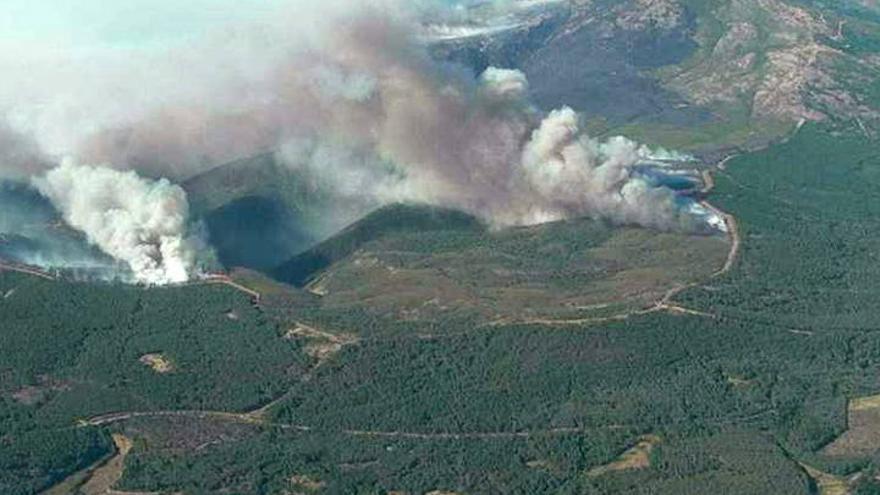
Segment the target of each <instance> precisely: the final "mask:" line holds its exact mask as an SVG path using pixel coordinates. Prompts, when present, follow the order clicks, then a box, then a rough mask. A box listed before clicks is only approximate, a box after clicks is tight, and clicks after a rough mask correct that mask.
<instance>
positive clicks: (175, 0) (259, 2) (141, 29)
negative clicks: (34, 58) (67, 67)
mask: <svg viewBox="0 0 880 495" xmlns="http://www.w3.org/2000/svg"><path fill="white" fill-rule="evenodd" d="M285 4H290V2H289V1H288V0H185V1H181V0H112V1H108V0H2V2H0V32H2V33H3V37H4V41H6V42H13V43H16V44H26V43H34V42H36V43H41V44H53V43H58V44H73V45H76V46H78V47H90V46H95V47H104V48H105V47H117V46H118V47H132V46H135V47H139V46H153V45H160V46H161V45H163V44H166V43H170V42H175V41H179V40H181V39H185V38H187V37H190V36H193V35H198V34H202V33H204V32H206V31H209V30H213V29H216V28H222V27H223V26H224V25H226V24H232V23H241V22H242V21H259V20H261V19H264V18H268V17H270V16H271V15H272V13H273V12H275V11H277V9H278V8H279V7H280V6H283V5H285Z"/></svg>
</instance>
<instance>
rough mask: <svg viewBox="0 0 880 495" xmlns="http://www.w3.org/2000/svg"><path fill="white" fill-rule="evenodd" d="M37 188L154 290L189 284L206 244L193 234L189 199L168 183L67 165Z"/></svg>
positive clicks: (41, 179)
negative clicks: (189, 217) (200, 251)
mask: <svg viewBox="0 0 880 495" xmlns="http://www.w3.org/2000/svg"><path fill="white" fill-rule="evenodd" d="M34 185H35V186H36V187H37V189H38V190H39V191H40V193H42V194H43V195H44V196H46V197H47V198H49V200H50V201H52V203H53V204H54V205H55V206H56V208H58V209H59V210H60V211H61V212H62V213H63V215H64V220H65V221H66V222H67V223H68V224H69V225H70V226H72V227H74V228H76V229H78V230H81V231H82V232H83V233H85V235H86V237H87V238H88V240H89V242H91V243H92V244H94V245H96V246H98V247H99V248H100V249H101V250H102V251H104V252H105V253H107V254H109V255H110V256H113V257H114V258H116V259H118V260H120V261H123V262H125V263H126V264H127V265H128V266H129V267H130V268H131V270H132V272H133V273H134V277H135V280H136V281H138V282H141V283H145V284H150V285H161V284H168V283H180V282H185V281H187V280H188V279H189V277H190V276H191V275H192V274H193V273H194V271H195V266H196V259H197V256H198V251H199V248H200V247H201V246H200V243H199V242H198V239H197V238H195V237H191V236H189V235H188V234H187V223H188V216H189V205H188V203H187V200H186V194H185V193H184V192H183V189H181V188H180V187H178V186H175V185H173V184H171V183H170V182H168V181H167V180H159V181H151V180H147V179H144V178H142V177H139V176H138V175H137V174H136V173H134V172H132V171H129V172H119V171H115V170H110V169H107V168H99V167H89V166H77V165H74V164H73V163H71V162H65V163H63V164H62V165H60V166H59V167H56V168H54V169H52V170H50V171H49V172H48V173H47V174H46V175H45V176H41V177H39V178H36V179H34Z"/></svg>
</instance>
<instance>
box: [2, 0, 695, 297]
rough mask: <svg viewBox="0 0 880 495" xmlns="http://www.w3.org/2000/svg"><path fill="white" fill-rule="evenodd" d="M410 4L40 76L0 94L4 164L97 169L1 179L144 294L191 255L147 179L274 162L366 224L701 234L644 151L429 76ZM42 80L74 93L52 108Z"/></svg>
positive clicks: (52, 92) (511, 100) (443, 69)
mask: <svg viewBox="0 0 880 495" xmlns="http://www.w3.org/2000/svg"><path fill="white" fill-rule="evenodd" d="M294 4H295V5H294ZM405 5H406V4H404V3H402V2H393V1H391V2H389V1H385V2H378V1H374V2H355V1H340V0H337V1H335V2H330V3H329V4H327V5H322V6H321V7H316V6H314V3H313V2H311V3H309V2H305V3H303V2H291V8H294V7H299V8H298V9H297V12H296V14H297V16H296V20H294V19H293V17H292V16H291V17H287V16H283V15H280V16H279V21H278V24H277V25H273V26H267V25H262V26H260V29H254V28H253V26H244V27H243V26H236V27H234V28H231V30H230V31H229V32H228V33H226V34H227V35H226V36H218V37H216V38H214V37H208V38H206V39H204V40H197V41H193V42H191V43H189V44H188V45H186V46H181V47H180V48H179V49H177V50H175V51H173V52H167V53H165V52H163V53H160V54H156V53H139V52H134V53H131V52H125V53H123V54H122V55H121V56H120V54H119V53H115V52H103V51H102V52H97V53H94V52H92V53H88V54H86V56H88V57H91V58H90V59H89V60H90V62H89V63H88V64H87V65H86V66H85V67H84V68H83V69H79V68H77V67H75V64H66V65H64V66H63V67H62V68H60V69H58V68H53V67H46V68H44V69H43V70H42V71H41V75H46V76H48V77H47V81H49V82H47V83H46V87H44V88H42V87H38V88H36V89H33V88H30V89H28V90H27V91H25V92H23V93H22V94H24V95H25V97H21V98H19V97H18V96H20V95H17V94H14V93H15V90H14V88H15V87H16V86H15V84H11V85H10V86H9V87H7V88H6V90H7V91H6V93H7V94H3V91H2V88H0V105H2V107H0V109H3V110H5V112H6V115H7V117H8V120H9V122H10V124H9V126H10V128H14V129H15V130H16V131H17V132H23V133H29V134H31V135H33V136H34V137H35V140H36V142H37V143H38V144H39V146H37V147H33V149H32V147H29V146H26V145H25V143H27V140H23V139H22V140H15V141H11V142H10V143H6V141H4V140H3V136H4V134H3V132H0V147H4V148H6V149H7V150H9V149H11V150H13V152H12V154H10V155H8V156H12V157H17V156H31V155H33V156H53V157H61V156H70V157H73V159H74V160H76V162H78V163H88V164H102V165H101V166H100V167H96V166H76V165H73V164H72V163H73V162H67V163H65V164H63V165H60V166H59V167H57V168H55V169H53V170H51V171H49V172H47V173H42V171H43V168H44V165H42V163H44V162H42V161H37V162H34V161H33V160H22V159H12V158H7V155H6V154H4V151H3V150H0V159H4V161H3V163H0V167H2V168H3V170H4V172H5V174H3V175H17V176H31V177H34V179H33V183H34V184H35V185H36V186H37V188H38V189H39V190H40V191H41V192H42V193H43V194H44V195H45V196H46V197H47V198H49V199H50V200H51V201H52V202H53V204H55V206H56V207H57V208H58V209H59V210H60V211H61V212H62V214H63V216H64V218H65V220H66V221H67V222H68V223H69V224H70V225H71V226H73V227H75V228H77V229H79V230H81V231H83V232H84V233H85V235H86V236H87V238H88V239H89V240H90V241H91V242H92V243H94V244H95V245H97V246H98V247H100V248H101V249H102V250H103V251H104V252H106V253H108V254H110V255H111V256H113V257H114V258H116V259H118V260H122V261H124V262H126V263H127V264H128V265H129V266H130V267H131V268H132V270H133V271H134V273H135V274H136V279H137V280H138V281H141V282H146V283H151V284H162V283H171V282H181V281H185V280H187V279H188V278H189V277H191V276H192V275H193V274H195V273H196V272H197V271H198V263H197V258H198V254H197V253H198V252H199V250H200V249H202V245H203V243H202V242H201V241H199V239H198V236H196V235H193V234H192V233H191V232H190V230H191V229H190V224H189V221H188V220H189V219H188V216H189V211H188V204H187V201H186V197H185V194H184V192H183V190H182V189H180V188H179V187H176V186H174V185H173V184H171V183H170V182H167V181H164V180H154V179H158V178H160V177H169V178H171V179H172V180H179V179H183V178H186V177H190V176H192V175H195V174H197V173H199V172H202V171H204V170H207V169H209V168H211V167H213V166H216V165H219V164H221V163H224V162H226V161H230V160H233V159H236V158H241V157H247V156H250V155H254V154H257V153H261V152H265V151H273V150H276V151H278V154H279V156H280V157H281V158H282V159H283V160H284V161H285V162H286V163H287V164H289V166H290V167H293V168H296V169H302V170H308V171H309V172H310V173H311V174H312V175H316V176H320V177H322V179H323V182H324V183H325V184H326V185H327V186H328V187H329V188H331V189H332V191H334V193H335V194H337V195H338V197H339V198H340V201H347V202H349V203H351V202H356V203H358V204H362V205H364V207H365V208H369V207H377V206H380V205H382V204H386V203H390V202H396V201H414V202H425V203H430V204H434V205H440V206H447V207H453V208H458V209H462V210H465V211H467V212H470V213H472V214H475V215H476V216H478V217H480V218H482V219H484V220H485V221H487V222H488V223H490V224H492V225H495V226H498V227H504V226H511V225H527V224H534V223H541V222H546V221H551V220H559V219H563V218H568V217H572V216H581V215H587V216H593V217H596V218H604V219H609V220H611V221H614V222H618V223H627V224H638V225H643V226H649V227H655V228H661V229H679V228H691V227H692V226H693V224H694V223H695V222H697V220H696V219H695V218H694V217H693V216H692V215H690V214H689V213H687V212H686V211H684V210H683V209H681V208H680V207H678V206H677V205H676V202H675V196H674V194H673V193H672V192H671V191H669V190H667V189H665V188H658V187H653V186H652V185H651V184H650V183H649V182H648V181H646V180H644V179H642V178H641V177H640V176H639V175H638V174H636V173H634V171H633V167H634V166H635V165H637V164H638V163H640V162H641V161H643V160H644V159H645V158H647V157H648V156H649V155H650V154H651V152H650V150H647V149H645V148H643V147H640V146H638V145H637V144H635V143H633V142H631V141H629V140H627V139H625V138H613V139H611V140H609V141H607V142H599V141H597V140H594V139H591V138H590V137H588V136H587V135H586V134H585V133H584V132H583V131H582V130H581V125H580V116H578V115H577V114H576V113H575V112H574V111H573V110H571V109H570V108H561V109H558V110H555V111H553V112H550V113H549V114H546V115H545V114H543V113H542V112H540V111H539V110H537V109H536V108H535V107H533V106H532V105H531V104H530V102H529V101H528V96H527V93H528V82H527V80H526V78H525V76H524V75H523V74H522V73H520V72H518V71H514V70H505V69H497V68H490V69H489V70H487V71H486V72H485V73H484V74H482V75H480V76H479V77H478V78H474V77H473V76H472V75H471V74H469V73H468V72H467V71H466V70H465V69H463V68H460V67H454V66H450V65H447V64H442V63H438V62H436V61H434V60H432V59H431V58H430V57H429V56H428V54H427V51H426V50H425V49H424V46H423V45H422V44H421V42H420V41H419V39H420V37H419V26H418V22H417V18H416V16H415V14H414V13H413V11H412V10H410V9H407V8H406V6H405ZM303 8H307V10H306V11H305V12H304V11H303V10H302V9H303ZM69 55H70V57H72V58H74V59H76V58H79V57H82V56H83V54H73V53H71V54H69ZM50 60H51V59H50ZM7 65H8V64H7ZM51 76H63V77H62V80H64V81H65V83H66V84H67V85H68V86H69V88H66V89H64V90H61V91H58V88H57V87H56V86H54V84H52V81H55V80H57V77H51ZM11 79H12V80H13V81H15V80H16V77H15V74H13V77H12V78H11ZM89 83H94V84H93V85H92V86H90V84H89ZM10 88H13V90H12V91H10ZM71 88H72V89H71ZM47 102H48V104H47ZM0 131H2V128H0ZM9 135H10V136H12V135H14V134H12V133H9ZM4 143H5V144H4ZM17 149H19V150H24V151H15V150H17ZM33 150H37V151H39V153H31V152H32V151H33ZM56 159H57V158H56ZM35 163H37V165H35ZM113 169H115V170H113Z"/></svg>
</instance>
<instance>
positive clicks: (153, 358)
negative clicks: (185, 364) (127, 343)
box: [138, 353, 174, 373]
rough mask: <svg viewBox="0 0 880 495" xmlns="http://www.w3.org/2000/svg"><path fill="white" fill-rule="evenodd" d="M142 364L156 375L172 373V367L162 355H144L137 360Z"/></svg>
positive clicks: (169, 361)
mask: <svg viewBox="0 0 880 495" xmlns="http://www.w3.org/2000/svg"><path fill="white" fill-rule="evenodd" d="M138 361H140V362H142V363H143V364H145V365H147V366H149V367H150V368H153V371H155V372H156V373H170V372H172V371H174V365H173V364H172V363H171V360H169V359H168V358H167V357H165V356H163V355H162V354H159V353H155V354H144V355H143V356H141V357H140V359H138Z"/></svg>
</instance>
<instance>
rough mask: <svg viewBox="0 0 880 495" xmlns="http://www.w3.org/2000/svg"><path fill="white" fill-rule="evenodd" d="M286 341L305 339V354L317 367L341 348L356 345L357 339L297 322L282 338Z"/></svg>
mask: <svg viewBox="0 0 880 495" xmlns="http://www.w3.org/2000/svg"><path fill="white" fill-rule="evenodd" d="M284 337H285V338H288V339H306V340H308V341H309V343H308V344H307V345H306V346H305V349H304V351H305V353H306V354H308V355H309V356H311V357H313V358H315V359H317V360H318V365H320V364H322V363H324V362H325V361H327V360H328V359H330V358H332V357H333V355H335V354H336V353H337V352H339V351H340V350H342V348H343V347H345V346H348V345H352V344H355V343H357V341H358V340H357V338H356V337H355V336H353V335H349V334H334V333H329V332H324V331H321V330H318V329H317V328H314V327H311V326H309V325H306V324H305V323H300V322H297V324H296V326H295V327H293V328H292V329H290V330H288V332H287V334H285V336H284Z"/></svg>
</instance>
